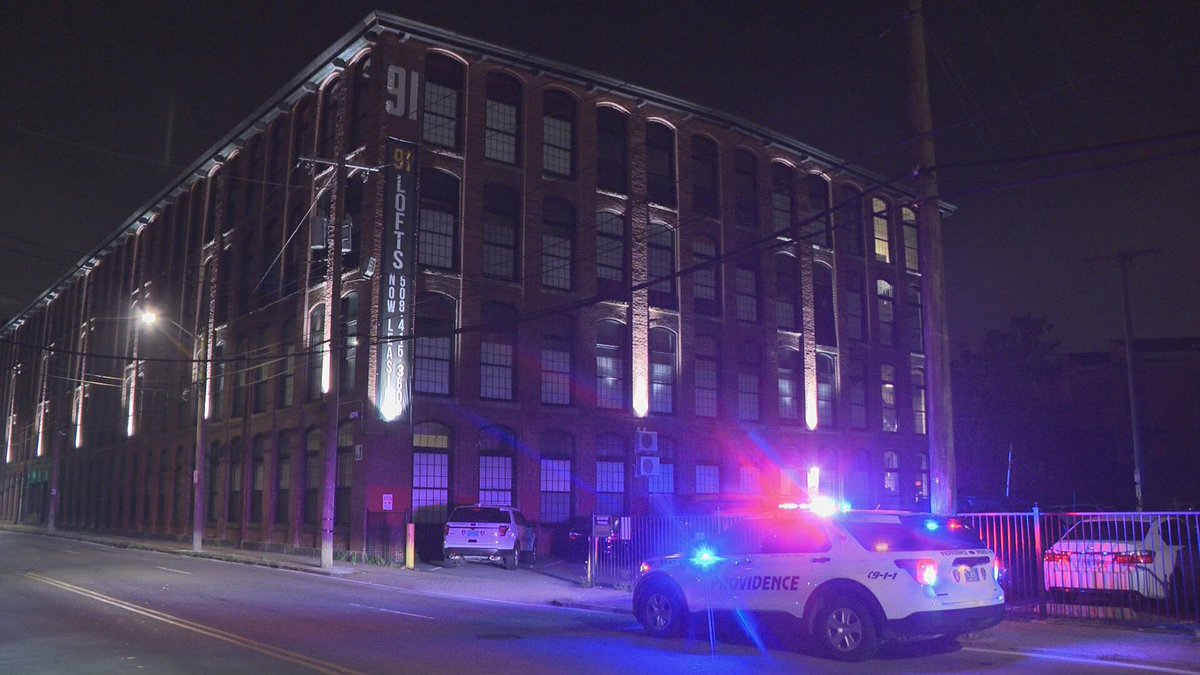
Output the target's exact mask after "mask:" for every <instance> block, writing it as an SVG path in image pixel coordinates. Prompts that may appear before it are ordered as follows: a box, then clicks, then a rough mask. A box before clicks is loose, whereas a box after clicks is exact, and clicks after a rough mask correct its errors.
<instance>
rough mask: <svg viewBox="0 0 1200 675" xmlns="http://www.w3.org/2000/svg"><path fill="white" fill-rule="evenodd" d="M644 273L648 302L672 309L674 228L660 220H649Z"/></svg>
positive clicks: (674, 299) (673, 294)
mask: <svg viewBox="0 0 1200 675" xmlns="http://www.w3.org/2000/svg"><path fill="white" fill-rule="evenodd" d="M646 246H647V249H648V250H647V256H648V260H647V264H646V267H647V269H646V273H647V277H648V281H649V282H650V293H649V296H650V304H651V305H652V306H654V307H664V308H668V309H673V308H675V307H676V306H677V302H676V297H675V230H674V229H673V228H672V227H671V226H670V225H668V224H666V223H663V222H660V221H651V222H650V230H649V233H648V236H647V238H646Z"/></svg>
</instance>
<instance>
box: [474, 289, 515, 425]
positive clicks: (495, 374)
mask: <svg viewBox="0 0 1200 675" xmlns="http://www.w3.org/2000/svg"><path fill="white" fill-rule="evenodd" d="M483 322H484V326H485V327H484V329H483V332H482V339H481V340H480V343H479V362H480V369H479V396H480V398H486V399H495V400H501V401H511V400H513V398H514V392H513V373H514V371H513V366H514V360H513V359H514V355H515V353H516V343H517V312H516V310H515V309H513V308H512V307H509V306H508V305H502V304H500V303H497V302H489V303H486V304H484V306H483Z"/></svg>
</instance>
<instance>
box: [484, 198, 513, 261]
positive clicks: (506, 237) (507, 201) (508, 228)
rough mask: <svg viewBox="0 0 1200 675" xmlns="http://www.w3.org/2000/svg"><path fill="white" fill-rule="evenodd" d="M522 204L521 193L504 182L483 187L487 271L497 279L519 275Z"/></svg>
mask: <svg viewBox="0 0 1200 675" xmlns="http://www.w3.org/2000/svg"><path fill="white" fill-rule="evenodd" d="M519 222H520V205H519V202H518V199H517V193H516V192H515V191H514V190H512V189H510V188H507V187H504V186H501V185H488V186H485V187H484V188H483V249H482V257H483V274H484V276H488V277H493V278H496V279H505V280H509V281H511V280H515V279H516V278H517V247H518V241H517V234H518V232H519V228H518V224H519Z"/></svg>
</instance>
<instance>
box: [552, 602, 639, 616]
mask: <svg viewBox="0 0 1200 675" xmlns="http://www.w3.org/2000/svg"><path fill="white" fill-rule="evenodd" d="M550 604H551V605H553V606H555V607H565V608H567V609H585V610H587V611H589V612H606V613H608V614H628V615H629V616H633V607H617V606H615V605H599V604H593V603H590V602H576V601H574V600H570V599H567V598H560V599H556V600H551V601H550Z"/></svg>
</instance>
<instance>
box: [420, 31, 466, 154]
mask: <svg viewBox="0 0 1200 675" xmlns="http://www.w3.org/2000/svg"><path fill="white" fill-rule="evenodd" d="M464 81H465V78H464V75H463V65H462V63H461V62H459V61H456V60H455V59H452V58H450V57H449V56H444V55H442V54H429V55H428V56H426V57H425V110H424V117H423V127H422V131H421V138H423V139H424V140H425V142H426V143H430V144H432V145H436V146H439V147H443V148H448V149H450V150H458V149H459V148H460V147H461V145H460V140H459V139H460V138H461V134H460V126H461V120H462V99H463V95H462V90H463V84H464Z"/></svg>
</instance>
